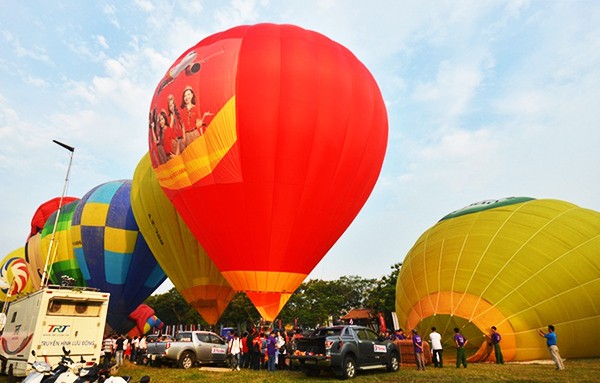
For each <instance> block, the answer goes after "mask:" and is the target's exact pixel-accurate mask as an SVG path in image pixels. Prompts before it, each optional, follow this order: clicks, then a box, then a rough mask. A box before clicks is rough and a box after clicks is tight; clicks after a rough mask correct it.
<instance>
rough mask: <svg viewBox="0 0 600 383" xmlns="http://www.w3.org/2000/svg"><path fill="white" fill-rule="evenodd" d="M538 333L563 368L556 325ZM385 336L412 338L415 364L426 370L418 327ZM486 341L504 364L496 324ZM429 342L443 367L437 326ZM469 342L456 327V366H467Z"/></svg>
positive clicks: (434, 359) (435, 361) (433, 358)
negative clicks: (408, 333)
mask: <svg viewBox="0 0 600 383" xmlns="http://www.w3.org/2000/svg"><path fill="white" fill-rule="evenodd" d="M537 332H538V334H539V335H540V336H541V337H543V338H545V339H546V345H547V346H548V350H549V352H550V356H551V357H552V360H553V361H554V363H555V366H556V369H557V370H563V369H564V368H565V367H564V364H563V360H562V358H561V356H560V354H559V350H558V346H557V344H556V343H557V342H556V333H555V332H554V326H553V325H548V331H547V332H545V331H543V330H541V329H538V330H537ZM385 336H386V337H387V338H388V339H390V340H407V339H410V340H412V344H413V350H414V356H415V364H416V365H417V369H418V370H425V365H426V362H425V360H426V359H425V355H424V352H425V348H424V346H423V344H424V343H423V342H424V341H423V338H422V337H421V335H419V332H418V330H417V329H413V330H412V331H411V334H410V335H408V336H406V335H405V334H404V331H403V330H402V329H398V330H396V332H388V333H387V334H385ZM485 338H486V341H487V342H488V344H489V345H491V346H492V347H493V351H494V360H495V363H496V364H504V356H503V355H502V348H501V346H500V343H501V341H502V336H501V335H500V333H499V332H498V329H497V328H496V326H492V327H491V328H490V332H489V334H485ZM429 342H430V344H431V347H430V348H429V349H430V350H431V361H432V362H433V367H434V368H442V367H443V365H444V362H443V346H442V335H441V334H440V333H439V332H438V331H437V329H436V327H431V333H430V334H429ZM468 343H469V340H468V339H467V338H466V337H465V336H464V335H463V334H462V333H461V332H460V329H459V328H454V335H453V337H452V344H453V345H454V346H455V348H456V368H460V367H461V366H462V367H463V368H467V355H466V351H465V347H466V346H467V344H468Z"/></svg>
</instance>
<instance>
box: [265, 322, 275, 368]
mask: <svg viewBox="0 0 600 383" xmlns="http://www.w3.org/2000/svg"><path fill="white" fill-rule="evenodd" d="M276 353H277V339H275V333H274V332H273V331H271V333H270V334H269V337H268V338H267V368H268V370H269V372H273V371H275V363H276V362H277V358H276Z"/></svg>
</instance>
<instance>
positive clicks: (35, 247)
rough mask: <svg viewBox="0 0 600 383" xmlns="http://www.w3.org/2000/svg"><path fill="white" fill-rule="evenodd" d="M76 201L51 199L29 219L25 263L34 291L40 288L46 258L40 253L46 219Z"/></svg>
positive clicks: (45, 255) (71, 199) (70, 198)
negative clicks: (29, 229) (29, 228)
mask: <svg viewBox="0 0 600 383" xmlns="http://www.w3.org/2000/svg"><path fill="white" fill-rule="evenodd" d="M76 200H78V198H76V197H63V199H62V201H61V197H56V198H52V199H50V200H48V201H46V202H44V203H43V204H41V205H40V206H39V207H38V208H37V210H36V211H35V213H34V214H33V217H32V218H31V231H30V233H29V237H28V238H27V243H26V245H25V260H26V261H27V267H28V269H29V276H30V278H31V283H32V284H33V288H34V289H38V288H39V287H40V283H41V278H42V274H43V272H44V265H45V262H46V258H47V256H48V253H47V252H46V253H42V252H41V249H40V240H41V236H42V230H43V228H44V225H45V224H46V221H47V220H48V217H50V216H51V215H52V214H53V213H55V212H56V211H57V210H58V208H59V207H61V208H62V206H65V205H67V204H68V203H70V202H73V201H76ZM61 210H62V209H61ZM61 214H62V212H61ZM54 218H56V216H54Z"/></svg>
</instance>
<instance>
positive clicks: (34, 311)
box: [1, 288, 109, 376]
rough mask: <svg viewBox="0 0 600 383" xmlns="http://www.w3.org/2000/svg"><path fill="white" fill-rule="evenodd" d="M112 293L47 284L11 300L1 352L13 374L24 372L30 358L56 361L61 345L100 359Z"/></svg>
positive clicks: (60, 353)
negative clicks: (57, 287)
mask: <svg viewBox="0 0 600 383" xmlns="http://www.w3.org/2000/svg"><path fill="white" fill-rule="evenodd" d="M108 300H109V294H107V293H100V292H96V291H84V290H70V289H52V288H44V289H42V290H40V291H37V292H35V293H33V294H30V295H28V296H26V297H24V298H22V299H20V300H18V301H15V302H13V303H11V305H10V306H9V308H8V314H7V323H6V327H5V329H4V333H3V336H2V346H1V352H2V354H3V355H4V356H5V357H6V358H7V365H8V366H9V368H10V366H11V365H12V371H13V375H14V376H25V375H26V374H27V372H28V370H29V365H28V362H30V363H31V362H33V361H34V360H35V357H34V356H33V355H31V350H35V352H36V354H37V355H38V356H39V357H44V359H46V360H47V361H48V362H49V363H50V364H56V363H57V362H58V361H59V360H60V357H61V356H62V355H63V351H62V348H63V347H65V348H66V349H68V350H70V351H71V357H72V358H78V357H79V356H82V357H83V358H84V359H86V360H87V361H95V362H98V361H99V360H100V352H101V349H102V338H103V334H104V326H105V323H106V314H107V310H108Z"/></svg>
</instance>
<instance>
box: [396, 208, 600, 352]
mask: <svg viewBox="0 0 600 383" xmlns="http://www.w3.org/2000/svg"><path fill="white" fill-rule="evenodd" d="M598 254H600V213H599V212H596V211H592V210H588V209H583V208H580V207H578V206H575V205H573V204H571V203H568V202H564V201H558V200H545V199H540V200H536V199H531V198H507V199H504V200H494V201H484V202H482V203H477V204H473V205H471V206H469V207H467V208H465V209H461V210H459V211H456V212H453V213H451V214H448V215H447V216H446V217H444V218H443V219H442V220H440V221H439V222H438V223H437V224H435V225H434V226H433V227H431V228H430V229H428V230H427V231H426V232H425V233H423V235H421V237H420V238H419V239H418V240H417V242H416V243H415V245H414V246H413V248H412V249H411V250H410V251H409V253H408V254H407V256H406V259H405V260H404V263H403V264H402V268H401V269H400V273H399V276H398V283H397V287H396V311H397V314H398V319H399V321H400V323H403V324H404V325H405V326H406V328H408V329H412V328H415V327H417V326H419V327H420V328H421V330H422V331H423V330H424V329H429V328H430V327H431V326H436V327H437V329H438V330H441V331H440V332H441V333H442V335H444V330H445V333H446V337H447V338H449V336H450V335H451V334H452V328H454V327H459V328H461V329H462V331H463V332H464V334H465V335H466V337H467V338H469V339H470V341H469V343H470V344H473V345H476V346H479V344H482V343H483V346H484V347H482V349H480V352H477V353H476V354H475V355H474V359H478V360H485V359H486V358H488V357H489V358H493V352H492V353H491V355H489V354H487V353H485V352H483V349H484V348H485V346H486V344H487V342H485V343H484V338H483V334H488V333H489V332H490V327H491V326H496V327H497V328H498V331H499V332H500V334H501V336H502V344H501V347H502V351H503V354H504V359H505V361H510V360H517V361H519V360H533V359H543V358H547V357H548V350H547V347H546V342H545V340H544V339H542V338H540V337H539V335H538V334H537V333H536V329H538V328H544V329H545V328H546V326H547V325H548V324H554V325H555V326H556V332H557V334H558V337H559V341H558V343H559V347H560V352H561V356H563V357H571V358H575V357H593V356H594V357H595V356H599V355H600V352H599V351H598V347H597V345H598V343H599V342H600V333H599V332H598V331H597V327H598V316H600V307H599V306H598V304H597V297H599V296H600V257H599V256H598ZM561 339H562V340H563V341H561ZM575 340H576V341H575ZM449 346H450V345H449Z"/></svg>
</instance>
